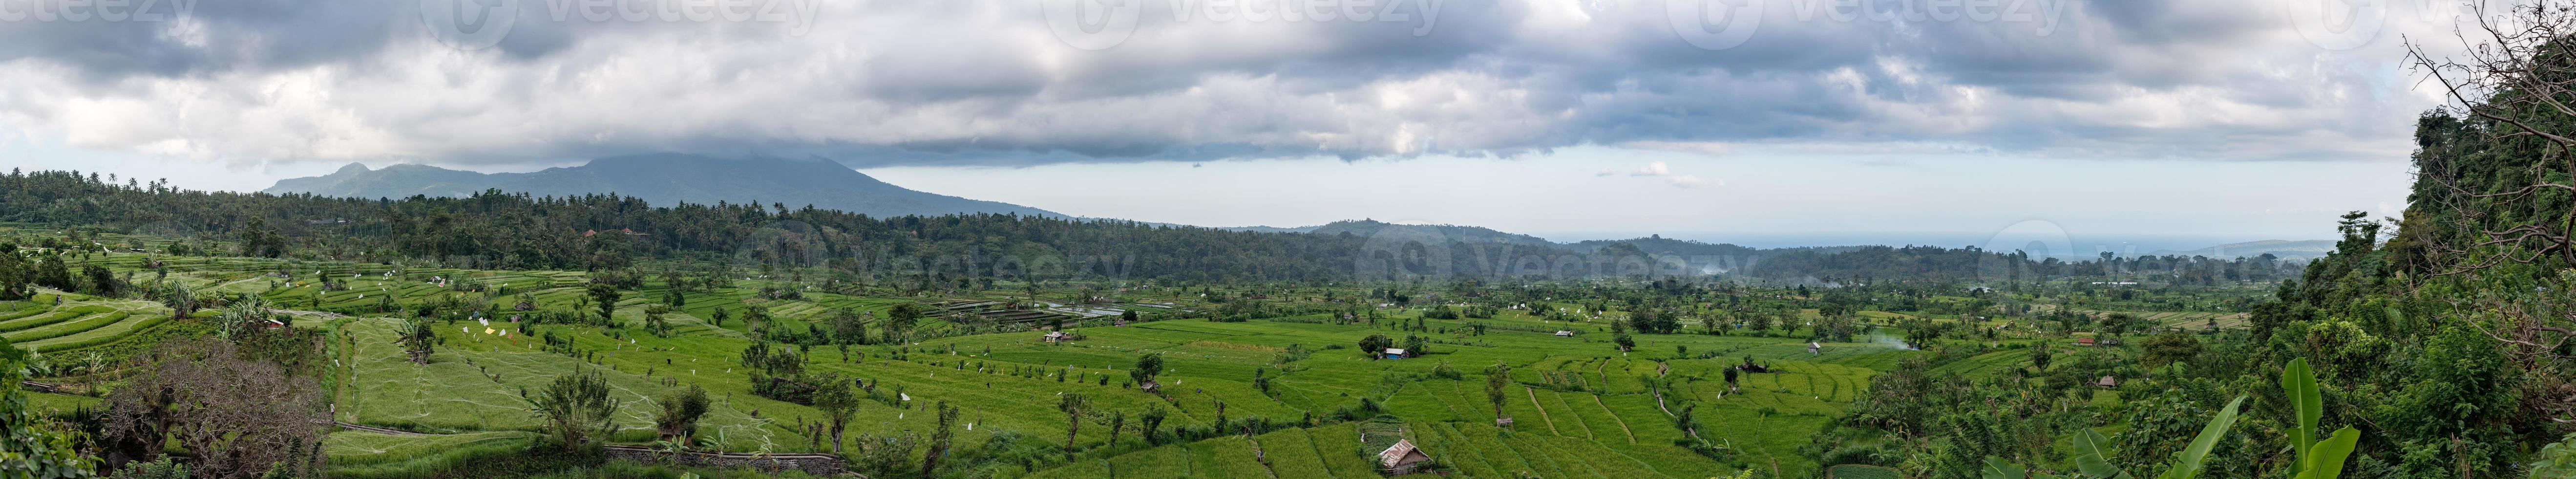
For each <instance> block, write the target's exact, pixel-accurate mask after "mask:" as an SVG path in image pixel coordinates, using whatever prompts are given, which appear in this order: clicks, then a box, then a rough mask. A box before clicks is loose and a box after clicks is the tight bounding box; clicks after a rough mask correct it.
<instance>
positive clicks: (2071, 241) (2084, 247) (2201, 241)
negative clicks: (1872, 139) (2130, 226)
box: [1536, 232, 2319, 258]
mask: <svg viewBox="0 0 2576 479" xmlns="http://www.w3.org/2000/svg"><path fill="white" fill-rule="evenodd" d="M1651 234H1656V233H1633V234H1630V233H1558V234H1537V235H1536V236H1538V237H1541V238H1547V239H1548V240H1550V241H1556V242H1561V243H1570V242H1576V241H1585V240H1596V239H1628V238H1639V237H1644V236H1647V235H1651ZM1661 234H1662V235H1663V236H1664V237H1666V238H1672V239H1683V240H1691V241H1698V242H1703V243H1733V244H1736V245H1739V246H1750V247H1755V248H1796V247H1810V246H1861V245H1885V246H1908V245H1917V246H1920V245H1930V246H1940V247H1944V248H1960V247H1967V246H1976V247H1980V248H1987V249H1993V250H2014V249H2024V250H2028V249H2026V248H2025V247H2024V246H2021V245H2022V244H2028V243H2030V242H2031V241H2035V240H2040V239H2041V238H2043V237H2047V236H2049V235H2045V234H2041V235H2037V236H2034V235H2029V234H2021V235H2013V236H2008V237H1998V235H1997V234H1996V233H1993V232H1985V233H1916V232H1891V233H1720V232H1700V233H1690V232H1683V233H1661ZM2307 239H2319V238H2292V237H2260V236H2244V235H2157V234H2068V235H2066V238H2065V240H2064V241H2065V244H2066V245H2068V246H2069V247H2071V249H2072V250H2073V251H2068V252H2050V253H2047V254H2046V255H2047V256H2058V257H2068V258H2090V257H2094V256H2098V255H2100V252H2102V251H2110V252H2113V253H2118V254H2120V255H2122V256H2131V255H2140V254H2147V253H2152V252H2156V251H2191V250H2196V249H2201V248H2207V247H2211V246H2218V245H2222V244H2231V243H2243V242H2248V241H2262V240H2307ZM2049 242H2050V243H2054V241H2049ZM2016 243H2018V244H2016ZM2032 254H2041V253H2039V252H2038V251H2032Z"/></svg>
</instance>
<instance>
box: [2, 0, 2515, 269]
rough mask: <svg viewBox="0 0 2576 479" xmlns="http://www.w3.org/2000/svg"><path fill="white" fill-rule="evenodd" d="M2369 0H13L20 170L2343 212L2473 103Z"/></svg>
mask: <svg viewBox="0 0 2576 479" xmlns="http://www.w3.org/2000/svg"><path fill="white" fill-rule="evenodd" d="M2357 3H2363V4H2365V5H2364V6H2362V7H2358V9H2355V10H2340V9H2343V8H2345V5H2344V2H2319V1H2308V0H2298V1H2291V0H2280V1H2256V2H2246V1H2242V0H2163V1H2076V0H1958V1H1950V0H1916V1H1893V0H1872V1H1867V2H1860V1H1840V2H1838V1H1835V0H1670V1H1666V0H1498V1H1490V2H1465V1H1459V2H1450V1H1437V0H1374V1H1369V0H1241V1H1222V0H999V1H984V0H875V1H864V0H862V1H824V0H774V1H773V0H733V1H729V2H726V3H724V4H721V5H719V4H716V3H714V2H712V1H711V0H707V1H701V0H395V1H382V2H328V1H311V0H302V1H288V0H223V1H219V2H202V3H199V2H196V1H194V0H159V1H155V2H138V4H143V5H148V7H145V8H144V10H143V11H138V12H125V11H112V10H116V8H115V7H108V8H107V10H100V9H99V8H97V7H90V6H86V5H76V4H70V3H67V2H65V1H64V0H0V85H8V86H7V87H5V88H0V165H6V166H15V167H24V168H78V169H84V170H92V171H108V172H117V173H122V174H126V175H140V176H144V177H147V178H149V177H167V178H170V179H172V180H174V181H175V182H176V183H178V184H179V185H182V186H186V187H193V188H208V189H233V190H251V189H259V188H264V187H266V186H267V185H268V184H269V183H271V182H273V181H275V180H276V179H279V178H284V177H293V176H308V175H316V174H322V173H327V172H329V171H330V170H332V169H334V168H336V167H338V166H339V165H342V164H346V163H350V162H362V163H367V164H369V165H373V166H383V165H386V164H392V163H425V164H433V165H439V166H446V167H451V168H461V169H472V170H480V171H530V170H534V169H541V168H544V167H549V166H563V165H569V164H577V163H578V162H580V161H581V160H584V159H588V158H594V157H600V156H609V155H616V154H626V153H642V152H661V151H679V152H689V153H701V154H710V155H719V156H726V155H748V154H759V155H774V156H790V157H804V156H822V157H827V158H832V159H836V160H839V161H841V162H843V163H846V164H848V165H850V166H852V167H854V168H857V169H860V170H861V171H866V172H869V173H871V174H875V175H878V176H880V177H882V178H883V179H885V180H887V181H890V182H893V183H896V184H899V185H905V186H910V187H914V188H916V189H922V190H926V191H932V192H938V193H944V194H953V195H960V196H967V197H973V198H979V199H990V200H998V201H1008V202H1013V203H1020V204H1025V205H1030V206H1036V207H1041V208H1047V209H1051V210H1055V211H1061V212H1066V213H1071V214H1077V215H1086V216H1101V217H1122V218H1135V219H1141V220H1150V221H1166V222H1180V223H1192V224H1208V225H1250V224H1269V225H1282V226H1287V225H1305V224H1316V223H1322V222H1327V221H1331V220H1336V219H1348V218H1375V219H1380V220H1388V221H1419V222H1430V223H1455V224H1475V225H1483V226H1491V227H1495V228H1498V229H1504V230H1508V231H1519V232H1528V233H1533V234H1540V235H1543V236H1549V237H1551V238H1557V239H1581V238H1583V237H1594V236H1601V237H1606V236H1610V235H1623V234H1632V233H1633V234H1645V233H1666V234H1668V235H1675V236H1683V237H1692V238H1700V239H1712V240H1727V239H1729V238H1736V237H1747V238H1749V237H1771V238H1784V237H1797V236H1800V235H1806V236H1809V237H1860V236H1868V235H1878V236H1887V237H1922V238H1952V237H1971V236H1975V235H1977V234H1978V233H1979V232H1991V231H1998V230H2001V229H2004V228H2007V227H2009V226H2011V225H2014V224H2016V223H2020V222H2024V221H2033V220H2036V221H2044V222H2049V223H2052V224H2056V225H2061V226H2063V227H2064V228H2066V229H2067V230H2068V231H2071V232H2074V234H2077V235H2092V236H2155V235H2163V236H2188V237H2194V238H2210V239H2227V240H2254V239H2273V238H2278V239H2308V238H2324V237H2329V236H2330V235H2331V233H2332V224H2333V221H2332V220H2333V215H2334V214H2336V213H2338V212H2341V211H2345V210H2370V211H2374V212H2376V213H2377V214H2381V215H2394V214H2396V213H2397V211H2395V210H2396V209H2397V208H2398V207H2399V205H2402V204H2403V200H2404V188H2405V185H2406V183H2407V182H2408V180H2409V178H2408V171H2407V168H2406V164H2405V161H2404V160H2405V156H2406V154H2407V153H2408V150H2409V148H2410V147H2409V144H2408V141H2407V138H2408V134H2409V133H2410V128H2411V125H2412V123H2413V120H2414V117H2415V116H2416V115H2417V114H2418V113H2419V112H2422V111H2424V110H2426V109H2429V108H2432V107H2435V106H2438V105H2439V102H2438V101H2437V99H2436V97H2435V96H2434V95H2433V92H2431V91H2428V90H2426V89H2424V88H2420V87H2419V85H2418V81H2417V80H2418V79H2417V76H2416V75H2413V74H2411V73H2410V72H2408V71H2407V70H2406V69H2404V68H2403V61H2402V60H2403V56H2402V54H2401V53H2402V49H2403V45H2402V42H2403V41H2405V40H2407V39H2414V40H2416V41H2419V42H2423V43H2425V44H2428V45H2429V46H2430V47H2431V48H2433V49H2435V50H2437V51H2450V50H2455V49H2456V48H2457V43H2458V42H2457V40H2454V39H2453V38H2452V37H2451V36H2450V32H2451V29H2452V26H2453V25H2454V24H2455V22H2457V21H2459V19H2460V18H2462V17H2461V15H2462V12H2460V11H2458V10H2459V9H2461V8H2464V7H2460V6H2457V5H2456V2H2448V3H2446V2H2438V1H2432V0H2415V1H2397V2H2357ZM725 5H729V6H732V7H725ZM1127 5H1134V6H1135V7H1136V8H1134V9H1124V8H1120V7H1122V6H1127ZM726 8H739V10H727V9H726ZM1908 235H1911V236H1908ZM1889 241H1900V240H1889ZM1925 241H1927V242H1930V241H1933V240H1928V239H1927V240H1925Z"/></svg>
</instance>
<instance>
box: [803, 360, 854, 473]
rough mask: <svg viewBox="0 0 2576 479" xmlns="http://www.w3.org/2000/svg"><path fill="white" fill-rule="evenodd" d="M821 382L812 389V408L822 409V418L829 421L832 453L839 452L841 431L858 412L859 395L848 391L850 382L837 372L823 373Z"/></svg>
mask: <svg viewBox="0 0 2576 479" xmlns="http://www.w3.org/2000/svg"><path fill="white" fill-rule="evenodd" d="M822 382H823V384H822V387H821V388H820V389H816V390H815V391H814V408H815V409H820V410H822V411H823V418H824V419H826V420H828V421H830V422H831V428H832V453H833V454H840V453H841V431H842V430H843V429H845V428H847V427H849V424H850V417H851V416H854V415H857V414H858V412H859V396H858V394H857V393H855V392H852V391H850V382H849V381H848V380H844V379H842V378H841V376H840V375H838V374H825V375H823V379H822Z"/></svg>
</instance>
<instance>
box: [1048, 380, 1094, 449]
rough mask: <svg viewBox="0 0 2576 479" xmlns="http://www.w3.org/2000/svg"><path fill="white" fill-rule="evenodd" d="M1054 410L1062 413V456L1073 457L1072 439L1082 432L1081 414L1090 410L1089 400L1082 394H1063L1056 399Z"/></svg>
mask: <svg viewBox="0 0 2576 479" xmlns="http://www.w3.org/2000/svg"><path fill="white" fill-rule="evenodd" d="M1055 408H1056V409H1057V410H1060V411H1064V422H1065V424H1064V455H1065V457H1067V458H1071V457H1073V450H1074V444H1075V443H1074V437H1075V435H1076V434H1077V433H1080V432H1082V412H1083V411H1084V410H1088V409H1090V408H1091V398H1089V397H1085V396H1083V395H1082V393H1070V392H1069V393H1064V395H1063V396H1058V397H1057V399H1056V404H1055Z"/></svg>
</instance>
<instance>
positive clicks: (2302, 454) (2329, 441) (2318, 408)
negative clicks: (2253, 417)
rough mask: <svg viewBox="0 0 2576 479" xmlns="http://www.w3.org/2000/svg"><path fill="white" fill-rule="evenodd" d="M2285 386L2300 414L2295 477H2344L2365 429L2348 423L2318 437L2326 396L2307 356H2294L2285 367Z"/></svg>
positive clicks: (2294, 436)
mask: <svg viewBox="0 0 2576 479" xmlns="http://www.w3.org/2000/svg"><path fill="white" fill-rule="evenodd" d="M2281 389H2283V390H2287V391H2289V392H2290V403H2291V405H2292V407H2293V409H2296V410H2297V411H2298V415H2299V426H2298V427H2297V428H2294V429H2291V430H2290V448H2291V450H2293V451H2296V455H2297V457H2298V460H2297V461H2293V462H2291V463H2290V475H2291V477H2293V478H2295V479H2337V478H2340V477H2343V462H2344V459H2346V458H2349V457H2352V449H2353V447H2355V446H2357V445H2359V443H2360V442H2361V431H2358V430H2354V429H2353V428H2352V427H2351V426H2345V427H2344V428H2343V429H2337V430H2335V432H2334V435H2332V436H2328V437H2326V439H2325V440H2322V441H2316V440H2315V439H2316V437H2317V418H2319V417H2322V416H2324V415H2325V397H2324V396H2323V395H2320V394H2318V393H2317V376H2316V373H2315V372H2314V371H2311V370H2309V368H2308V360H2307V359H2292V360H2290V366H2289V367H2287V368H2282V370H2281ZM2311 441H2313V442H2311Z"/></svg>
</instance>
